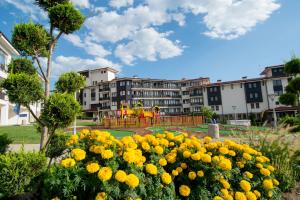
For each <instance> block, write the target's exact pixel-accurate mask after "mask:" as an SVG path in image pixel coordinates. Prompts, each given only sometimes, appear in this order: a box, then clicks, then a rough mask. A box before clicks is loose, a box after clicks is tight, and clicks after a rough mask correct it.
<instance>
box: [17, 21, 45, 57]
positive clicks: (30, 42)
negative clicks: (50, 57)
mask: <svg viewBox="0 0 300 200" xmlns="http://www.w3.org/2000/svg"><path fill="white" fill-rule="evenodd" d="M49 42H50V36H49V34H48V33H47V31H46V30H45V28H44V27H43V26H42V25H40V24H34V23H32V22H29V23H20V24H17V25H16V26H15V27H14V30H13V34H12V43H13V45H14V47H15V48H17V49H18V50H19V51H20V52H21V53H22V54H23V55H28V56H35V55H37V56H42V57H46V56H47V54H48V53H47V48H48V45H49Z"/></svg>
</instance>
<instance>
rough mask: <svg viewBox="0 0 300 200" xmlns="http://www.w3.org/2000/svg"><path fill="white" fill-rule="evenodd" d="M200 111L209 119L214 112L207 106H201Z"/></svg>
mask: <svg viewBox="0 0 300 200" xmlns="http://www.w3.org/2000/svg"><path fill="white" fill-rule="evenodd" d="M201 113H202V115H203V116H204V117H205V118H206V119H209V120H211V119H212V117H213V115H214V112H213V111H212V110H211V109H210V108H209V107H207V106H203V107H202V108H201Z"/></svg>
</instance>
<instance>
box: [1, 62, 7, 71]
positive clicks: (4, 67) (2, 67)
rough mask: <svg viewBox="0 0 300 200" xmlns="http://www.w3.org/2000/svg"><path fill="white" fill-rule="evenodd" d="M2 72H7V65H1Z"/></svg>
mask: <svg viewBox="0 0 300 200" xmlns="http://www.w3.org/2000/svg"><path fill="white" fill-rule="evenodd" d="M0 71H3V72H7V69H6V65H5V64H3V63H0Z"/></svg>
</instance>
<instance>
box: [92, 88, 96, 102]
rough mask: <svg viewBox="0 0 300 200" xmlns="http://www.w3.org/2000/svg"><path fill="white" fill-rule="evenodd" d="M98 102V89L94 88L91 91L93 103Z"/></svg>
mask: <svg viewBox="0 0 300 200" xmlns="http://www.w3.org/2000/svg"><path fill="white" fill-rule="evenodd" d="M95 100H96V89H95V88H93V89H91V101H95Z"/></svg>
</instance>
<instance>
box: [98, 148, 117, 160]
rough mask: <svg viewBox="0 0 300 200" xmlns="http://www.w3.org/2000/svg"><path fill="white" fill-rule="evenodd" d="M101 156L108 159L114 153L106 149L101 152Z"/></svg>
mask: <svg viewBox="0 0 300 200" xmlns="http://www.w3.org/2000/svg"><path fill="white" fill-rule="evenodd" d="M101 156H102V158H103V159H110V158H112V157H113V156H114V153H113V152H112V151H111V150H110V149H108V150H104V151H102V152H101Z"/></svg>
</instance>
